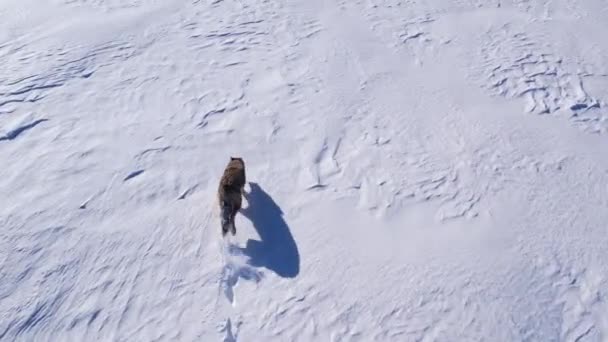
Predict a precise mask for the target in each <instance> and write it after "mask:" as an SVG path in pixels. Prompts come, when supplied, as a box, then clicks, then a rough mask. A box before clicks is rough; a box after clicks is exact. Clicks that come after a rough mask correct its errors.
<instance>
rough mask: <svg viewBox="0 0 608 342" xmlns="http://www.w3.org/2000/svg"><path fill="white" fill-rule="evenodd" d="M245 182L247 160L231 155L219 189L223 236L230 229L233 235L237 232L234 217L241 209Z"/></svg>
mask: <svg viewBox="0 0 608 342" xmlns="http://www.w3.org/2000/svg"><path fill="white" fill-rule="evenodd" d="M245 182H246V180H245V162H244V161H243V159H242V158H236V157H230V162H228V165H227V166H226V169H225V170H224V174H223V175H222V178H221V180H220V186H219V188H218V190H217V194H218V199H219V204H220V210H221V216H222V236H225V235H226V233H228V230H230V232H231V233H232V235H234V234H236V227H235V225H234V217H235V216H236V213H237V212H238V211H239V210H240V209H241V204H242V202H243V198H242V195H243V191H244V187H245Z"/></svg>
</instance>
